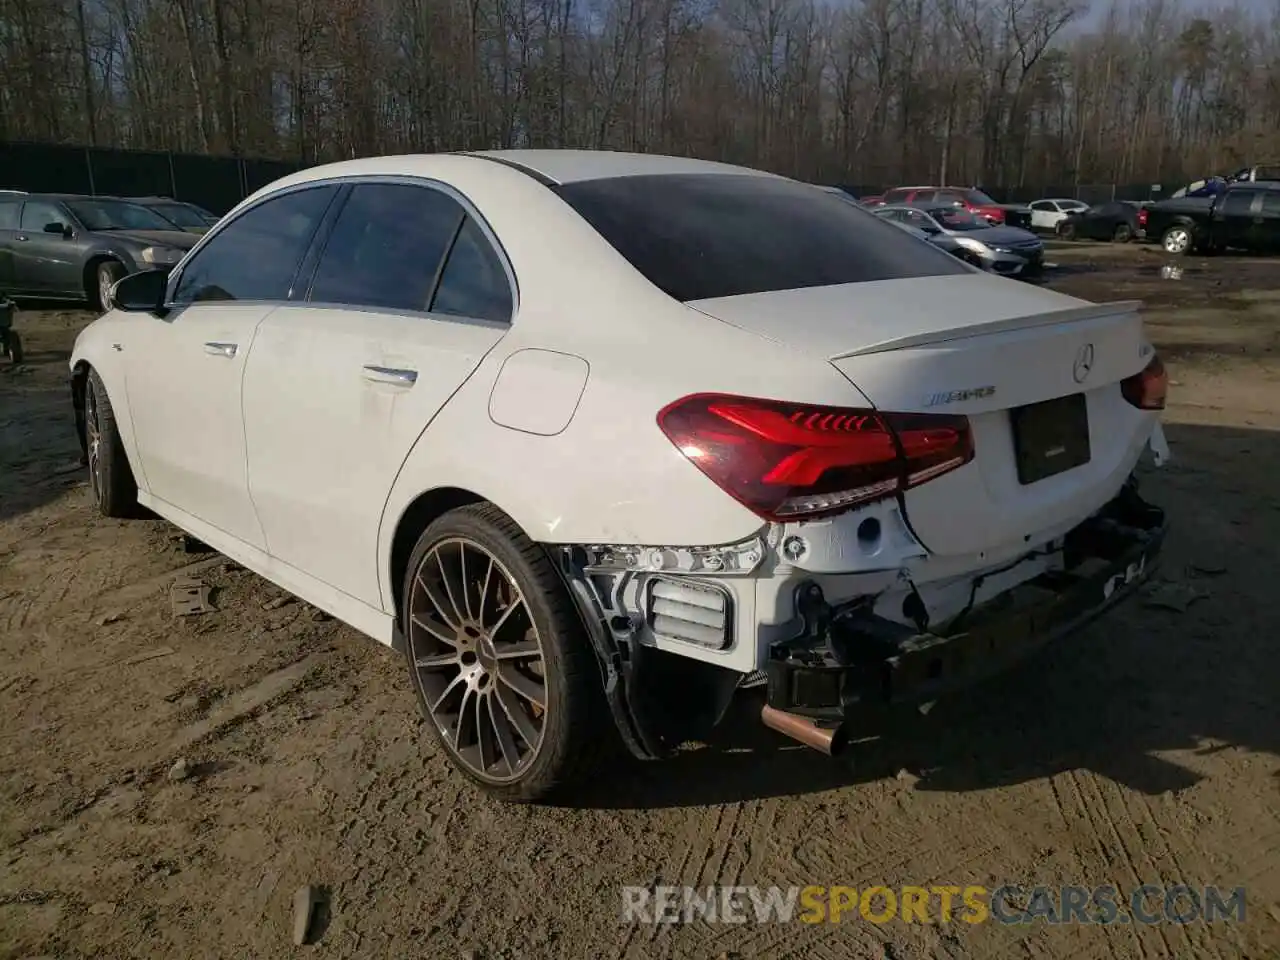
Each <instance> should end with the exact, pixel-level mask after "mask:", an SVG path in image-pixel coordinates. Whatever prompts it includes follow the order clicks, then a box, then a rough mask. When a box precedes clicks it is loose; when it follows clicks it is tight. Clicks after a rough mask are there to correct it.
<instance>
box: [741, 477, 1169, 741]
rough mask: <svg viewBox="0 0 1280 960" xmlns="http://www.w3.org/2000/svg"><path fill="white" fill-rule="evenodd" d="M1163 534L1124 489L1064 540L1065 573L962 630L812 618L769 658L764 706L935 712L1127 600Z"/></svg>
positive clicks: (1159, 523)
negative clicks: (944, 699) (938, 704)
mask: <svg viewBox="0 0 1280 960" xmlns="http://www.w3.org/2000/svg"><path fill="white" fill-rule="evenodd" d="M1165 531H1166V525H1165V516H1164V511H1163V510H1161V509H1160V508H1159V507H1155V506H1152V505H1151V504H1149V503H1146V502H1145V501H1143V500H1142V499H1141V498H1140V497H1139V496H1138V495H1137V492H1136V490H1134V489H1133V487H1132V486H1126V487H1125V488H1124V489H1123V490H1122V491H1121V493H1120V494H1119V495H1118V496H1117V497H1116V498H1115V499H1114V500H1112V501H1111V502H1110V503H1109V504H1108V505H1107V506H1106V507H1105V508H1104V509H1103V510H1101V511H1100V512H1099V513H1098V514H1097V515H1095V516H1094V517H1091V518H1090V519H1089V520H1087V521H1085V522H1084V523H1082V524H1081V525H1080V526H1078V527H1076V528H1075V529H1074V530H1072V531H1071V533H1069V534H1068V535H1067V537H1066V540H1065V543H1064V547H1063V559H1064V567H1065V569H1063V570H1061V571H1054V572H1050V573H1045V574H1042V575H1041V576H1039V577H1036V578H1035V579H1033V580H1030V581H1028V582H1027V583H1025V584H1023V585H1021V586H1019V587H1015V588H1014V589H1013V590H1011V591H1009V592H1008V593H1006V594H1004V595H1003V596H1001V597H1000V598H998V599H997V600H996V601H993V602H992V603H990V604H988V605H987V606H986V607H985V608H983V609H980V610H978V611H975V612H974V614H973V616H971V617H969V618H968V619H967V620H966V621H965V624H964V628H963V629H962V630H958V631H955V632H951V631H946V630H943V631H939V632H936V633H935V632H928V631H916V630H912V629H911V628H910V627H906V626H904V625H902V624H900V623H895V622H893V621H890V620H887V619H885V618H883V617H879V616H877V615H875V614H874V613H873V612H872V611H871V610H870V609H869V608H868V607H865V606H864V607H859V608H854V609H850V610H847V611H841V612H837V613H836V614H835V615H834V616H832V612H831V610H830V608H828V609H827V612H826V614H825V615H823V616H817V615H815V614H813V613H812V612H811V613H809V614H806V615H805V617H804V619H805V629H804V631H803V632H802V633H801V635H800V636H798V637H796V638H795V639H793V640H788V641H784V642H782V643H778V644H775V645H774V646H773V648H772V649H771V651H770V659H769V661H768V662H767V664H766V666H765V672H766V674H767V676H768V704H769V706H771V707H773V708H775V709H777V710H781V711H786V712H789V713H793V714H797V715H800V716H805V717H810V718H815V719H822V720H827V721H838V720H842V719H844V718H846V717H847V716H848V715H849V714H850V713H853V712H855V711H858V710H860V709H866V708H883V707H889V706H895V705H899V704H910V705H918V704H921V703H927V702H931V701H933V700H934V699H936V698H937V697H939V696H940V695H942V694H945V693H947V692H950V691H952V690H954V689H958V688H961V687H964V686H968V685H970V684H972V683H976V682H978V681H981V680H983V679H985V678H987V677H989V676H992V675H994V674H997V673H1000V672H1002V671H1003V670H1004V669H1006V668H1008V667H1009V666H1012V665H1013V663H1015V662H1017V661H1019V660H1021V659H1023V658H1024V657H1026V656H1027V655H1028V654H1030V653H1031V652H1032V651H1034V650H1036V649H1038V648H1040V647H1041V646H1043V645H1045V644H1047V643H1049V642H1051V641H1054V640H1056V639H1058V638H1060V637H1063V636H1065V635H1067V634H1069V633H1071V632H1073V631H1075V630H1076V629H1078V628H1080V627H1082V626H1084V625H1085V624H1086V623H1088V622H1089V621H1090V620H1092V619H1093V618H1094V617H1096V616H1097V615H1098V614H1100V613H1102V612H1103V611H1104V610H1106V609H1107V608H1108V607H1110V606H1111V605H1112V604H1114V603H1116V602H1117V601H1119V600H1120V599H1122V598H1123V597H1126V596H1128V595H1129V594H1131V593H1132V592H1133V591H1134V590H1135V589H1136V588H1137V587H1138V586H1139V584H1140V583H1141V582H1142V581H1143V580H1145V579H1146V578H1147V577H1148V576H1150V574H1151V572H1152V571H1153V570H1154V569H1155V566H1156V563H1157V561H1158V558H1159V553H1160V548H1161V546H1162V545H1163V542H1164V536H1165ZM802 613H804V611H803V610H802Z"/></svg>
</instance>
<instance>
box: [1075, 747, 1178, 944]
mask: <svg viewBox="0 0 1280 960" xmlns="http://www.w3.org/2000/svg"><path fill="white" fill-rule="evenodd" d="M1066 775H1067V777H1068V778H1069V779H1070V782H1071V784H1072V787H1073V789H1074V790H1075V793H1076V798H1077V802H1078V804H1079V809H1080V812H1081V816H1082V818H1083V819H1085V820H1087V821H1088V823H1089V827H1090V829H1091V830H1092V831H1093V833H1094V836H1095V837H1096V838H1097V840H1098V844H1099V846H1100V849H1101V850H1102V854H1103V857H1104V858H1105V861H1106V863H1107V865H1108V866H1110V865H1114V864H1115V863H1116V862H1117V860H1116V857H1115V856H1114V855H1113V854H1116V853H1118V854H1119V864H1120V866H1121V868H1122V870H1123V871H1126V872H1127V873H1128V874H1129V879H1130V881H1131V883H1130V884H1128V888H1129V890H1131V891H1132V890H1133V889H1136V888H1137V887H1138V886H1140V885H1141V884H1142V883H1144V882H1145V881H1144V880H1143V878H1142V877H1141V876H1140V875H1139V873H1138V870H1137V866H1136V865H1135V863H1134V861H1133V857H1132V856H1131V855H1130V853H1129V850H1128V847H1126V846H1125V844H1124V841H1123V840H1122V839H1121V837H1120V833H1119V831H1118V830H1117V829H1116V824H1115V822H1114V821H1113V820H1112V819H1111V816H1110V814H1109V813H1108V812H1107V809H1106V804H1105V801H1104V800H1103V798H1102V795H1101V793H1100V792H1098V790H1097V780H1096V778H1095V777H1093V776H1092V775H1091V774H1089V772H1088V771H1079V770H1069V771H1067V774H1066ZM1086 784H1088V785H1090V786H1091V787H1092V788H1093V789H1092V790H1090V791H1086V789H1085V785H1086ZM1089 793H1092V794H1093V797H1092V799H1091V798H1090V797H1089V796H1088V794H1089ZM1094 800H1096V803H1095V802H1093V801H1094ZM1108 834H1109V835H1110V837H1111V842H1112V843H1113V844H1114V846H1113V847H1111V846H1108V845H1107V842H1106V838H1107V835H1108ZM1110 879H1111V881H1112V883H1113V884H1114V885H1115V887H1116V889H1117V891H1118V892H1120V893H1121V894H1123V893H1124V891H1125V887H1126V885H1125V884H1123V883H1121V882H1120V879H1119V877H1117V876H1115V874H1114V873H1113V874H1112V875H1111V878H1110ZM1125 926H1126V927H1128V929H1129V931H1130V933H1131V934H1132V936H1133V939H1134V942H1135V944H1136V946H1137V947H1138V950H1139V953H1140V955H1141V956H1143V957H1146V956H1150V955H1151V954H1150V952H1149V949H1148V945H1147V942H1146V938H1144V937H1143V933H1144V932H1145V931H1146V930H1147V929H1149V928H1148V927H1146V926H1145V925H1143V924H1137V923H1132V922H1130V923H1128V924H1125ZM1105 929H1107V930H1109V929H1110V928H1109V927H1108V928H1105ZM1154 932H1155V935H1156V936H1158V937H1159V938H1160V941H1161V943H1162V944H1163V945H1164V956H1173V955H1174V954H1173V951H1172V948H1171V946H1170V944H1169V940H1168V938H1167V937H1166V936H1165V934H1164V931H1163V930H1162V929H1160V927H1159V926H1157V927H1156V928H1155V931H1154Z"/></svg>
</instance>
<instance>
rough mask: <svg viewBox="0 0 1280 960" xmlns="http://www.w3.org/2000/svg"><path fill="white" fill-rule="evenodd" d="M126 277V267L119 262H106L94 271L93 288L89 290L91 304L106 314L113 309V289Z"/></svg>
mask: <svg viewBox="0 0 1280 960" xmlns="http://www.w3.org/2000/svg"><path fill="white" fill-rule="evenodd" d="M123 276H124V265H123V264H122V263H120V261H119V260H104V261H103V262H102V263H100V264H98V265H97V267H95V268H94V271H93V286H92V288H91V289H90V290H88V291H87V292H88V294H89V303H90V304H91V305H92V306H94V307H95V308H97V309H98V310H101V311H102V312H103V313H106V312H107V311H108V310H110V309H111V296H110V294H111V287H112V285H113V284H114V283H115V282H116V281H117V280H119V279H120V278H121V277H123Z"/></svg>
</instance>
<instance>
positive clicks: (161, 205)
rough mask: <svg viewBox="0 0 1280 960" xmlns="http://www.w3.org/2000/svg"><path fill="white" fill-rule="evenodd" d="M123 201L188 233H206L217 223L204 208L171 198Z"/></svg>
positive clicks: (213, 214) (211, 214)
mask: <svg viewBox="0 0 1280 960" xmlns="http://www.w3.org/2000/svg"><path fill="white" fill-rule="evenodd" d="M124 199H125V200H128V201H129V202H130V203H136V204H138V206H140V207H146V208H147V209H148V210H151V211H152V212H154V213H158V214H160V216H162V217H164V218H165V219H166V220H168V221H170V222H172V223H173V224H175V225H176V226H178V227H179V228H181V229H182V230H185V231H187V232H188V233H197V234H203V233H208V232H209V228H210V227H212V226H213V225H214V224H215V223H217V222H218V215H217V214H215V213H210V212H209V211H208V210H206V209H205V208H204V207H201V206H197V205H196V204H194V203H189V202H187V201H186V200H174V199H173V198H172V197H125V198H124Z"/></svg>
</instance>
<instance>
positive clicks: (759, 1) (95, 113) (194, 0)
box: [0, 0, 1280, 189]
mask: <svg viewBox="0 0 1280 960" xmlns="http://www.w3.org/2000/svg"><path fill="white" fill-rule="evenodd" d="M0 74H3V78H2V82H0V140H6V139H8V140H35V141H46V142H63V143H82V144H90V145H97V146H111V147H124V148H137V149H158V150H173V151H188V152H196V153H211V154H230V155H235V156H258V157H269V158H279V159H285V160H291V161H297V162H302V163H314V162H321V161H327V160H333V159H341V158H346V157H351V156H361V155H369V154H377V153H396V152H409V151H438V150H461V149H487V148H496V147H521V146H537V147H562V146H563V147H590V148H604V149H620V150H641V151H654V152H666V153H676V154H688V155H693V156H700V157H707V158H714V159H720V160H727V161H729V162H735V163H743V164H747V165H750V166H757V167H762V168H765V169H770V170H774V171H776V172H779V173H784V174H788V175H791V176H796V177H800V178H803V179H808V180H813V181H818V182H844V183H863V184H894V183H909V182H938V181H943V182H948V183H977V184H993V185H997V184H998V185H1003V186H1020V185H1024V184H1072V183H1083V184H1089V183H1114V182H1135V181H1136V182H1143V181H1151V182H1163V183H1165V184H1166V185H1171V184H1175V183H1180V182H1185V181H1186V180H1188V179H1191V178H1194V177H1196V176H1201V175H1204V174H1207V173H1214V172H1221V171H1223V170H1225V169H1230V168H1233V167H1234V166H1240V165H1243V164H1245V163H1249V162H1255V161H1261V160H1267V159H1275V158H1280V5H1277V6H1276V7H1275V10H1274V11H1272V12H1270V13H1260V12H1257V11H1254V10H1251V9H1249V8H1245V7H1228V8H1225V9H1213V10H1212V11H1210V12H1205V11H1202V10H1198V9H1193V8H1191V7H1190V6H1188V5H1186V4H1185V3H1183V2H1180V0H1131V2H1128V3H1126V4H1124V5H1115V6H1112V7H1110V8H1107V9H1102V10H1097V9H1095V10H1092V11H1089V10H1087V9H1086V8H1084V7H1082V6H1080V5H1078V4H1077V3H1076V2H1075V0H0ZM1166 189H1167V186H1166Z"/></svg>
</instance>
